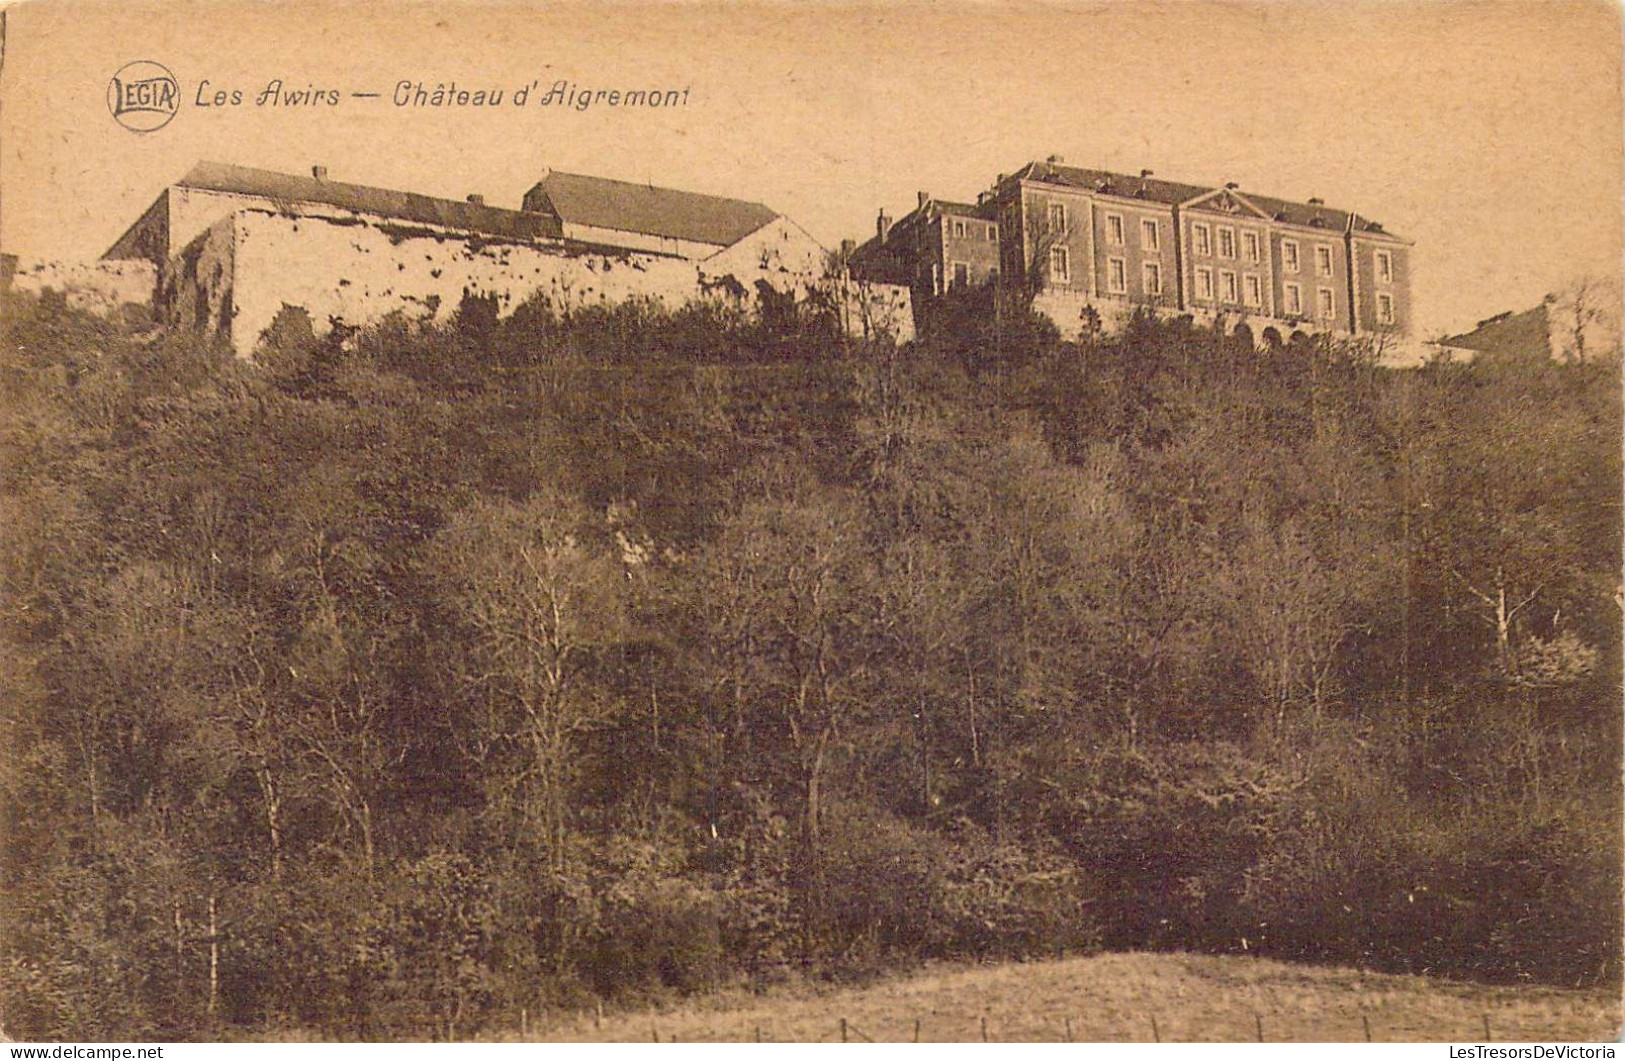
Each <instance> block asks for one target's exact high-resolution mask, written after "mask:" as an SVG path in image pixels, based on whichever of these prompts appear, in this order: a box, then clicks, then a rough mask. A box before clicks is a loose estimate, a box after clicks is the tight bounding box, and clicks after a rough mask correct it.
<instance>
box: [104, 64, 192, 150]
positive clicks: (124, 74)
mask: <svg viewBox="0 0 1625 1061" xmlns="http://www.w3.org/2000/svg"><path fill="white" fill-rule="evenodd" d="M180 104H181V86H180V83H179V82H178V81H176V80H175V75H174V74H172V73H170V72H169V70H168V68H166V67H165V66H163V65H162V64H160V63H154V62H150V61H148V60H146V59H137V60H136V61H135V62H133V63H125V64H124V65H123V66H121V67H119V72H118V73H116V74H114V75H113V79H112V80H111V81H109V82H108V83H107V109H108V110H109V111H110V112H111V113H112V115H113V120H114V121H116V122H118V123H119V124H120V125H122V126H124V128H126V129H128V130H130V131H131V132H133V133H152V132H157V131H158V130H159V129H162V128H163V127H164V126H166V125H168V124H169V123H170V120H171V119H173V118H174V117H175V112H176V111H178V110H180Z"/></svg>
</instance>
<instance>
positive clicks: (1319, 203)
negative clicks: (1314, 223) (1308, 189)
mask: <svg viewBox="0 0 1625 1061" xmlns="http://www.w3.org/2000/svg"><path fill="white" fill-rule="evenodd" d="M1309 205H1310V206H1325V205H1326V200H1324V199H1314V198H1311V199H1310V200H1309Z"/></svg>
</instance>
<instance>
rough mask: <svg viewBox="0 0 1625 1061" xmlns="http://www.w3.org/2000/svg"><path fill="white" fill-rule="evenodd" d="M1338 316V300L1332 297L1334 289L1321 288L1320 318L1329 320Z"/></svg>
mask: <svg viewBox="0 0 1625 1061" xmlns="http://www.w3.org/2000/svg"><path fill="white" fill-rule="evenodd" d="M1336 316H1337V302H1336V301H1335V300H1334V299H1333V298H1332V289H1331V288H1329V287H1323V288H1321V289H1320V319H1321V320H1323V321H1329V320H1331V319H1332V318H1334V317H1336Z"/></svg>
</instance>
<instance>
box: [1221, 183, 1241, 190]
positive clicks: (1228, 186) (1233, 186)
mask: <svg viewBox="0 0 1625 1061" xmlns="http://www.w3.org/2000/svg"><path fill="white" fill-rule="evenodd" d="M1224 186H1225V188H1226V189H1227V190H1229V191H1235V190H1236V189H1237V188H1239V187H1241V185H1239V184H1237V183H1236V182H1235V181H1225V182H1224Z"/></svg>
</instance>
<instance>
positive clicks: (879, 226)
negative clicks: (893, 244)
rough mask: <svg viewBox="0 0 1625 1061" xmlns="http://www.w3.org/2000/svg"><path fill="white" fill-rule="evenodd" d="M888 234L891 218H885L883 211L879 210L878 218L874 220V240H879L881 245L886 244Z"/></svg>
mask: <svg viewBox="0 0 1625 1061" xmlns="http://www.w3.org/2000/svg"><path fill="white" fill-rule="evenodd" d="M890 232H891V218H889V217H887V216H886V211H885V210H881V211H880V216H879V217H877V218H875V239H877V240H879V241H880V242H881V243H884V242H886V236H887V235H888V234H889V233H890Z"/></svg>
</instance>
